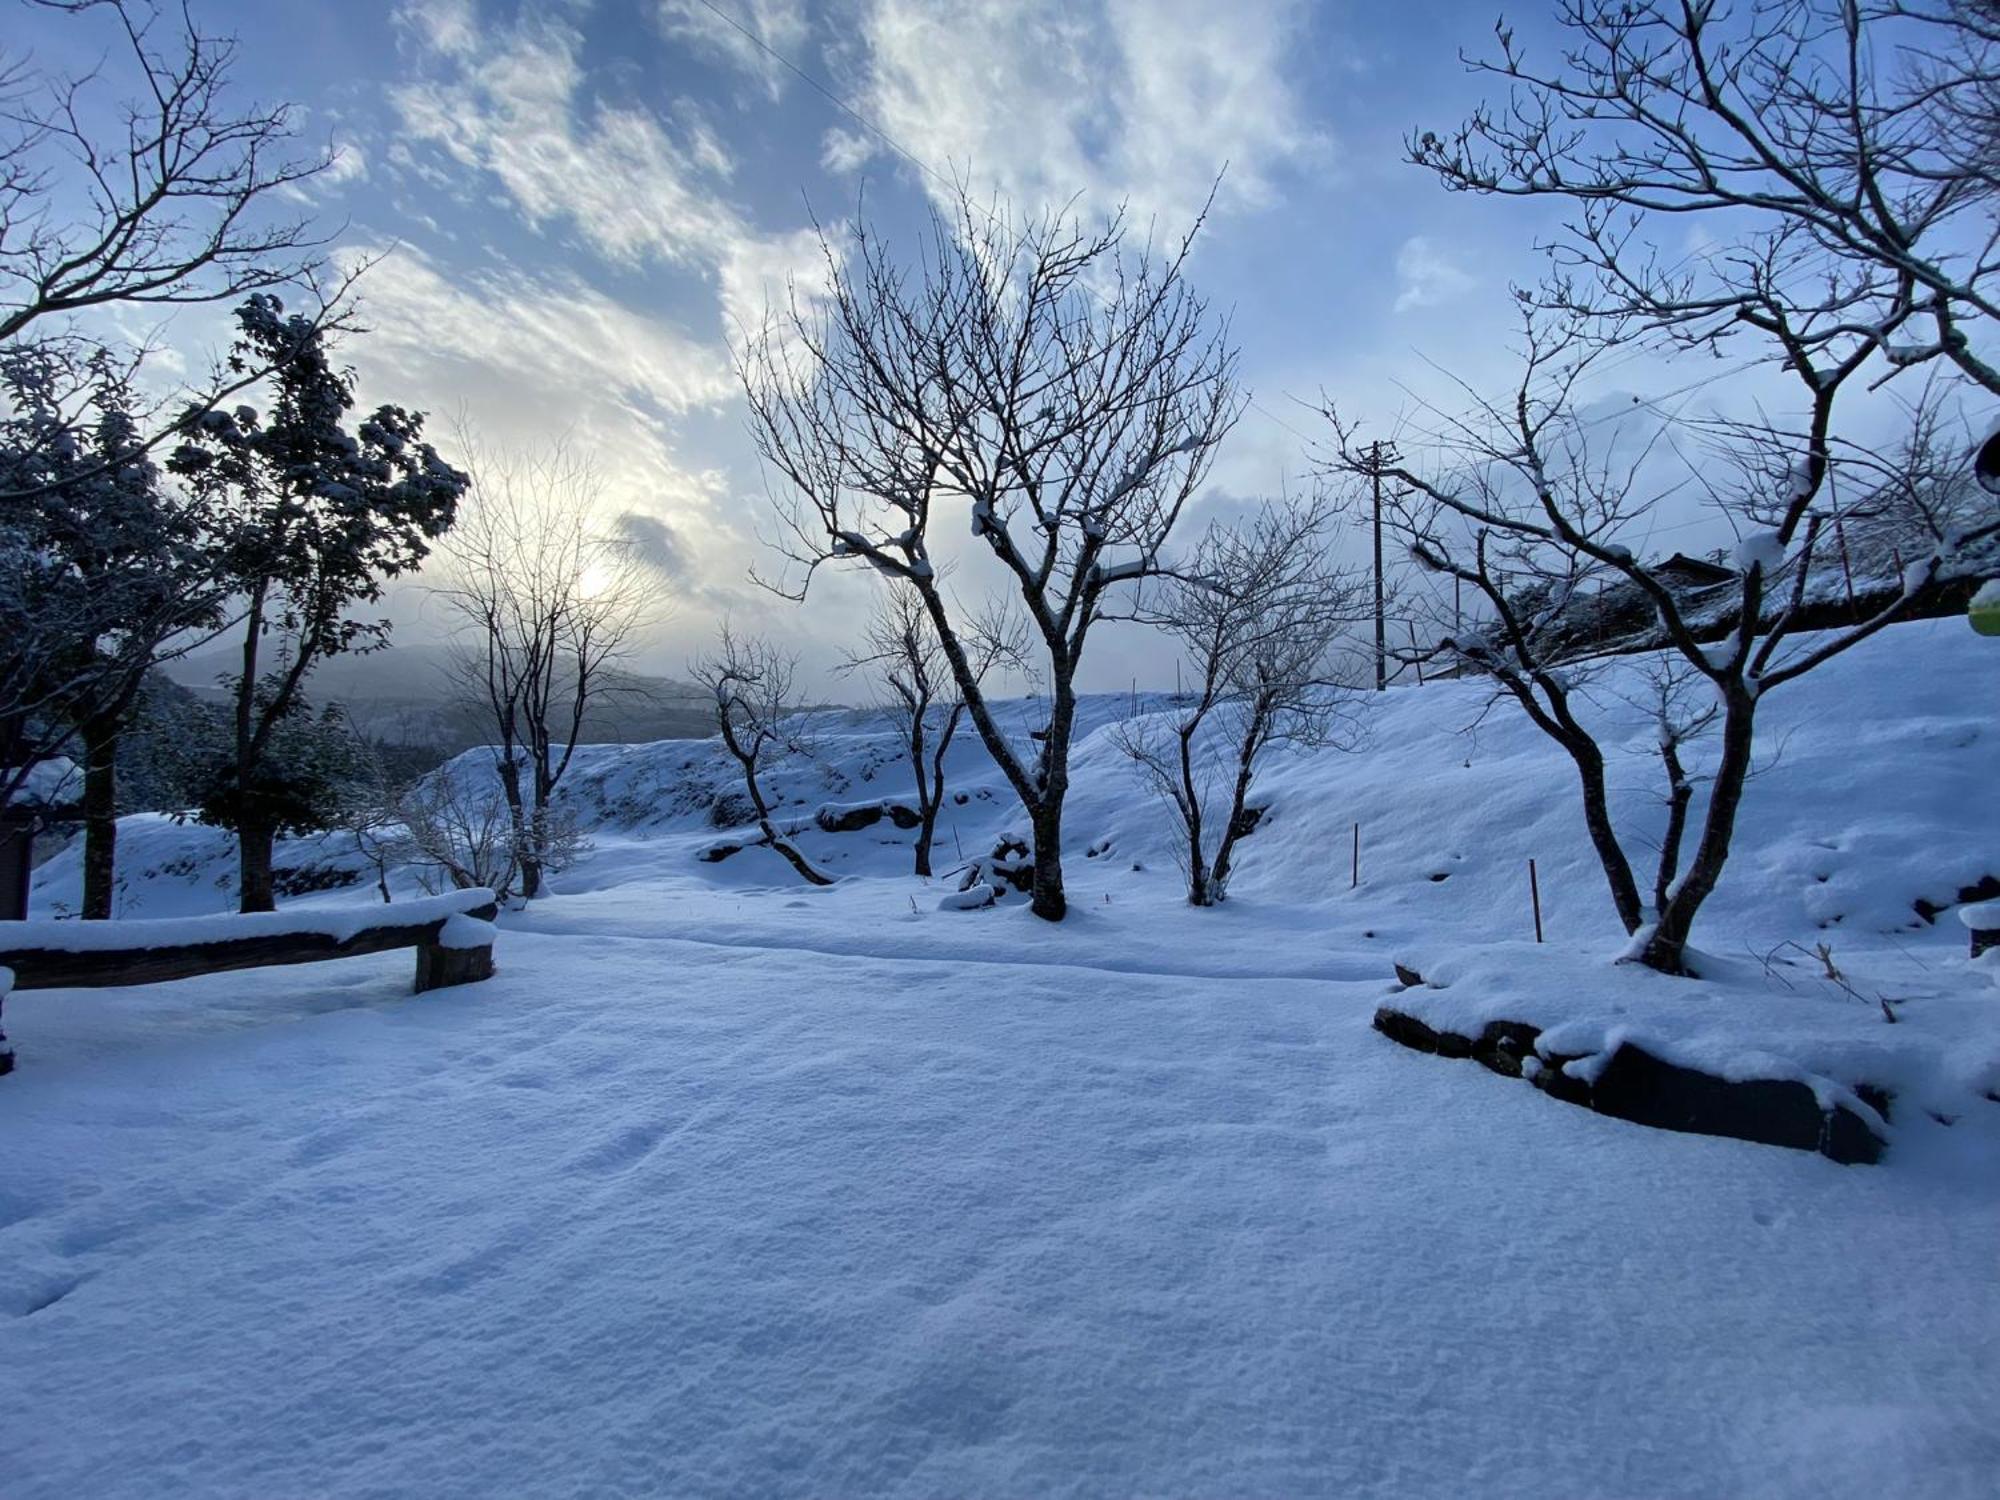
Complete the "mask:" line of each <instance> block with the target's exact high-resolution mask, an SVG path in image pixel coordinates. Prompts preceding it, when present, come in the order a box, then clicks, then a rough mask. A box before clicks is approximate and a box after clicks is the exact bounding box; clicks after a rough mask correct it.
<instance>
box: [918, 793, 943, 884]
mask: <svg viewBox="0 0 2000 1500" xmlns="http://www.w3.org/2000/svg"><path fill="white" fill-rule="evenodd" d="M918 816H919V817H920V818H921V819H922V821H921V822H919V823H918V824H917V873H918V874H919V875H922V876H924V877H926V878H928V877H929V875H930V873H931V840H932V839H933V838H935V837H936V836H937V819H938V804H937V803H936V802H926V803H925V804H924V805H923V806H922V807H921V808H919V809H918Z"/></svg>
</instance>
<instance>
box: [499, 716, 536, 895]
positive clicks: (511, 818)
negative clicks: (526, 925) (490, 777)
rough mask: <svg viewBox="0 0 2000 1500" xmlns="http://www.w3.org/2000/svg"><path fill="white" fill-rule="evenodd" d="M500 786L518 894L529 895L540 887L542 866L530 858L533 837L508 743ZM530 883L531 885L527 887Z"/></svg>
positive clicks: (516, 763) (517, 766) (516, 761)
mask: <svg viewBox="0 0 2000 1500" xmlns="http://www.w3.org/2000/svg"><path fill="white" fill-rule="evenodd" d="M500 790H501V792H502V794H504V795H505V797H506V798H507V820H508V823H509V824H510V826H511V827H512V829H513V837H514V868H515V869H516V870H517V871H519V872H520V875H521V894H522V896H523V897H524V898H525V897H529V896H533V895H535V894H536V893H537V892H538V891H540V889H541V884H542V881H541V875H542V869H541V865H540V863H539V862H534V861H533V860H532V853H533V849H534V837H533V834H532V832H531V831H530V829H529V827H528V806H527V800H526V799H525V798H524V797H523V796H522V795H521V762H520V759H519V757H518V756H516V755H515V754H514V751H513V747H512V746H508V747H506V748H505V749H504V751H503V752H502V755H501V758H500ZM531 862H532V863H534V873H533V876H532V877H530V875H529V870H528V867H529V865H530V863H531ZM531 884H532V886H533V889H530V888H529V887H530V885H531Z"/></svg>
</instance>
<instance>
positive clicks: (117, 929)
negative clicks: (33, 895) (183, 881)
mask: <svg viewBox="0 0 2000 1500" xmlns="http://www.w3.org/2000/svg"><path fill="white" fill-rule="evenodd" d="M497 910H498V908H497V905H496V903H495V900H494V896H493V892H491V891H489V890H469V891H451V892H448V893H447V894H445V895H442V896H431V897H428V898H426V899H425V900H422V901H407V902H403V903H400V904H398V905H393V906H352V907H316V908H310V909H307V910H304V911H272V912H253V913H250V914H248V915H245V916H234V915H232V916H213V917H174V918H168V919H165V920H138V921H115V922H42V921H36V922H0V1001H4V999H5V997H6V995H7V993H8V991H9V990H10V989H14V990H54V989H72V988H74V989H94V988H99V987H102V986H108V985H124V984H152V983H155V982H157V981H159V980H165V979H192V978H194V977H195V976H196V975H200V974H220V973H223V972H224V971H226V970H229V969H261V968H264V967H266V966H269V965H273V964H311V963H320V962H322V961H324V960H326V959H330V958H352V957H354V956H356V955H358V954H362V953H386V952H388V951H390V950H391V949H394V948H414V949H416V950H417V983H416V990H417V993H418V994H422V993H423V992H424V991H425V990H435V989H442V988H444V987H445V986H446V985H453V984H470V983H472V982H473V981H475V980H480V979H489V978H491V977H492V974H493V927H492V919H493V917H494V916H495V914H496V912H497ZM12 1065H13V1053H12V1052H10V1051H9V1050H8V1047H7V1036H6V1033H5V1031H4V1030H0V1073H5V1072H7V1071H8V1070H9V1068H11V1067H12Z"/></svg>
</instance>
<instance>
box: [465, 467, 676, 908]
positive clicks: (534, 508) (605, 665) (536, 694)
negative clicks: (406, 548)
mask: <svg viewBox="0 0 2000 1500" xmlns="http://www.w3.org/2000/svg"><path fill="white" fill-rule="evenodd" d="M459 442H460V444H461V445H462V446H463V447H464V448H465V450H466V451H467V452H468V453H469V455H470V463H469V469H470V472H471V474H472V489H471V492H470V495H469V497H468V500H467V502H466V503H465V504H464V505H462V506H461V508H460V511H459V518H458V521H457V523H456V525H455V526H454V528H453V530H452V532H451V533H450V535H449V536H448V537H447V538H446V540H445V542H444V544H443V546H442V547H441V548H440V552H441V555H442V557H443V561H444V567H443V569H442V570H441V576H440V581H439V582H438V584H437V585H436V587H435V592H436V593H437V595H438V597H440V598H441V599H443V600H444V602H445V603H446V604H447V605H448V606H449V608H450V610H451V612H452V614H453V615H454V616H455V617H456V620H457V623H458V625H459V639H458V641H457V643H456V646H455V649H454V651H453V654H452V659H451V669H450V670H451V676H452V681H453V686H454V687H455V689H456V690H457V691H458V693H459V694H460V695H461V696H462V697H463V698H465V699H466V700H467V701H468V702H469V703H470V705H471V706H472V707H473V709H474V711H475V712H476V713H477V714H478V715H479V716H480V717H481V718H482V719H483V720H484V721H485V723H486V724H487V726H488V727H489V728H490V730H491V731H492V733H493V735H494V745H493V753H494V762H495V767H496V769H497V771H498V773H499V777H500V785H501V788H502V791H503V792H504V794H505V796H506V801H507V806H508V809H509V812H510V815H511V817H512V820H513V827H514V834H513V842H514V848H515V851H516V856H517V857H518V859H519V860H520V865H521V871H520V873H521V894H522V896H523V897H524V898H527V899H529V900H532V899H534V898H535V897H536V896H539V895H540V894H541V893H542V890H543V886H544V878H543V877H544V869H545V866H546V864H547V861H546V860H545V859H543V858H542V855H541V847H542V844H543V841H544V839H545V837H547V836H548V835H549V834H550V832H551V827H550V823H549V817H550V813H549V808H550V802H551V799H552V798H553V796H554V794H555V791H556V788H557V786H558V785H559V784H560V783H561V781H562V779H563V776H564V774H565V773H566V772H567V771H568V770H569V766H570V762H571V760H572V759H573V758H574V756H575V754H576V747H577V744H578V741H579V739H580V738H581V736H582V735H583V732H584V729H585V726H586V724H587V723H588V721H589V715H590V712H591V710H592V708H593V707H596V708H600V709H601V708H602V706H603V703H604V700H605V699H607V698H609V697H612V696H614V695H617V694H619V693H622V692H625V691H627V690H628V689H627V685H626V680H625V677H624V674H623V672H622V670H621V669H622V666H623V663H624V662H625V660H626V659H627V657H628V655H629V654H630V651H631V649H632V645H633V641H634V637H635V636H636V635H637V634H638V633H639V631H640V630H641V629H642V628H643V627H644V626H645V625H646V624H647V623H648V622H649V621H650V619H651V617H652V604H651V594H650V589H649V588H648V587H647V585H646V582H645V580H644V579H642V578H641V576H640V574H639V571H638V569H637V568H636V566H635V565H634V563H633V561H632V558H631V555H630V550H629V548H627V547H626V546H625V544H624V543H623V542H622V541H620V540H619V539H618V538H616V537H615V536H613V535H611V534H609V533H608V532H607V531H605V530H604V529H603V518H602V516H601V515H600V514H599V502H600V499H601V490H602V485H601V482H600V480H599V478H598V474H597V470H596V467H595V466H594V465H593V464H592V462H591V461H590V459H589V457H588V456H587V455H584V454H580V453H578V452H577V451H576V450H575V449H574V448H572V447H571V446H570V445H569V444H568V443H567V442H559V443H557V444H556V445H555V446H553V447H552V448H549V449H547V450H546V451H543V452H512V453H510V452H504V451H496V450H492V449H488V448H485V447H483V446H482V445H481V444H479V443H478V441H477V440H476V439H475V438H473V437H472V436H471V435H470V434H468V433H465V432H463V430H461V434H460V437H459Z"/></svg>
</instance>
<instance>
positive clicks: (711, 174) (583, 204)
mask: <svg viewBox="0 0 2000 1500" xmlns="http://www.w3.org/2000/svg"><path fill="white" fill-rule="evenodd" d="M432 3H435V0H432ZM422 34H423V35H424V36H425V38H426V39H428V38H429V37H430V36H431V35H433V34H434V33H433V32H432V31H429V30H425V31H423V32H422ZM445 34H446V35H447V36H448V37H450V38H451V39H452V40H453V45H451V46H449V47H445V48H440V49H433V50H432V51H431V52H430V53H429V54H427V55H426V57H425V62H426V63H427V64H429V65H430V66H431V67H432V68H433V69H434V71H432V72H431V73H429V74H428V75H427V76H425V77H423V78H421V79H419V80H417V81H415V82H413V83H409V84H406V85H404V86H403V87H401V88H398V89H396V90H394V91H393V93H392V96H391V97H392V98H393V100H394V103H395V105H396V108H397V110H398V112H399V113H400V114H401V116H402V121H403V125H404V128H405V129H406V130H407V131H408V133H409V134H410V136H411V137H412V138H414V139H418V140H424V141H429V142H431V143H432V144H434V145H436V146H438V147H440V148H442V149H443V150H444V151H445V152H446V153H447V154H448V155H449V156H450V157H451V158H452V159H453V160H454V161H456V162H457V163H459V164H460V165H461V166H464V167H470V168H473V169H475V170H478V171H482V172H487V173H490V174H492V176H493V177H494V178H495V179H497V180H498V182H499V184H500V186H501V187H502V188H503V189H504V190H505V191H506V194H507V196H508V197H509V198H510V199H511V200H512V201H513V203H514V205H515V206H516V207H517V208H518V209H519V211H520V213H521V214H522V216H523V217H524V218H526V219H527V220H528V221H529V222H530V223H531V224H534V225H536V226H538V227H539V226H543V225H546V224H548V223H550V222H552V221H557V220H567V221H569V222H570V223H572V224H574V225H575V226H576V228H577V229H578V230H579V231H580V232H581V233H582V234H583V236H584V237H585V238H586V239H587V240H588V241H589V242H590V244H591V245H592V246H593V247H594V248H595V249H596V250H597V251H598V252H599V253H600V254H602V255H603V256H605V257H606V258H607V259H609V260H611V261H614V262H617V263H619V264H622V265H637V264H640V263H641V262H643V261H646V260H648V259H661V260H667V261H675V262H681V263H689V264H697V265H704V266H707V265H713V264H714V263H715V262H716V260H718V259H719V258H720V252H721V251H722V250H724V249H725V248H726V247H728V246H729V245H730V244H731V243H732V242H733V241H735V240H737V239H738V238H740V237H741V236H742V235H743V234H744V233H745V231H744V227H743V225H742V223H741V220H740V219H739V217H738V216H737V214H736V213H735V212H734V211H733V210H732V209H731V208H730V207H729V206H728V205H727V204H726V203H725V202H724V201H723V200H722V199H721V198H720V197H719V196H717V194H716V192H715V182H716V180H717V179H719V178H723V177H726V176H727V175H728V171H729V165H730V164H729V159H728V156H727V154H726V152H724V150H723V148H722V146H721V143H720V142H719V141H718V140H717V139H716V138H715V136H714V135H713V134H712V133H710V132H708V131H706V130H704V129H702V128H700V126H699V123H698V122H696V123H695V124H692V125H687V126H683V128H682V129H681V130H680V131H679V132H677V133H669V131H668V129H667V127H666V126H665V125H664V124H663V123H662V121H661V119H660V117H659V116H658V115H656V114H653V113H652V112H650V111H647V110H643V109H639V108H635V107H631V106H627V105H614V104H608V103H603V102H599V101H594V100H591V99H588V98H586V97H585V95H584V78H583V69H582V64H581V62H580V60H579V52H580V50H581V47H582V37H581V36H580V35H579V34H578V33H577V31H576V30H575V29H574V28H572V27H570V26H568V25H565V24H564V23H563V22H561V21H559V20H557V19H555V18H553V17H548V16H531V17H525V18H523V19H522V20H521V21H520V22H519V23H518V24H516V25H514V26H511V27H491V28H488V29H487V30H485V31H483V32H481V33H480V34H479V37H478V39H477V40H476V41H465V42H459V41H458V40H457V37H458V33H457V32H456V31H451V30H447V31H446V33H445Z"/></svg>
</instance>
